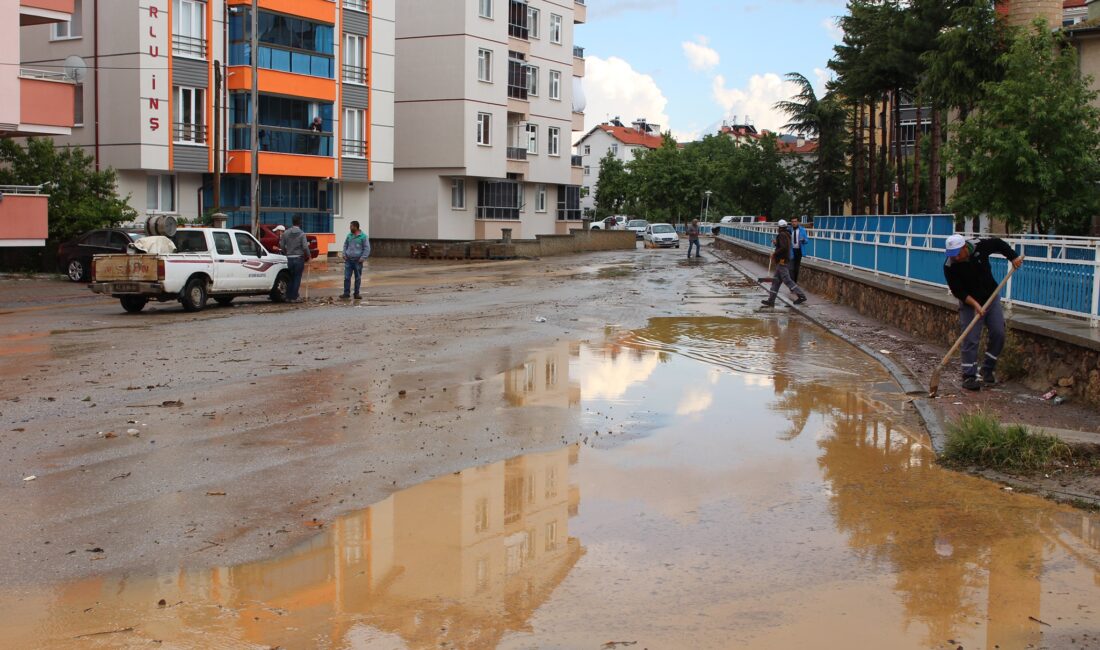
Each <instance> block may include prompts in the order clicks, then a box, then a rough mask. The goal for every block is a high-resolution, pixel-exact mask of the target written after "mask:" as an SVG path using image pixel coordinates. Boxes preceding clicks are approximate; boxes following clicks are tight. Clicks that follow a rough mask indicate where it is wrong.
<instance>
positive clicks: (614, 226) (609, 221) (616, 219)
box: [588, 215, 626, 230]
mask: <svg viewBox="0 0 1100 650" xmlns="http://www.w3.org/2000/svg"><path fill="white" fill-rule="evenodd" d="M624 223H626V217H623V216H618V215H612V216H610V217H608V218H606V219H604V220H602V221H593V222H592V223H591V224H589V225H588V227H589V229H591V230H622V229H623V224H624Z"/></svg>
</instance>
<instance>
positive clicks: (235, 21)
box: [229, 9, 336, 79]
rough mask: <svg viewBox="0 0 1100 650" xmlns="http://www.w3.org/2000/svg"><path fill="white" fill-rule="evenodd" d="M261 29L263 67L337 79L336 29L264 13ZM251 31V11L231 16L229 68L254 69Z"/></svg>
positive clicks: (260, 21) (260, 63) (260, 51)
mask: <svg viewBox="0 0 1100 650" xmlns="http://www.w3.org/2000/svg"><path fill="white" fill-rule="evenodd" d="M259 26H260V31H259V35H258V36H259V41H260V47H259V56H258V57H257V59H258V63H257V65H258V66H259V67H261V68H264V69H268V70H279V71H281V72H293V73H294V74H304V75H310V76H313V77H324V78H326V79H333V78H335V76H336V61H335V58H334V56H333V55H334V52H335V49H336V42H335V38H336V36H335V31H334V28H333V26H332V25H328V24H325V23H318V22H313V21H311V20H306V19H305V18H295V17H293V16H286V15H283V14H276V13H271V12H268V11H260V16H259ZM251 29H252V18H251V10H249V9H242V10H241V11H237V12H235V13H232V14H230V15H229V65H252V57H251V55H250V49H251V48H250V46H251V42H252V35H251Z"/></svg>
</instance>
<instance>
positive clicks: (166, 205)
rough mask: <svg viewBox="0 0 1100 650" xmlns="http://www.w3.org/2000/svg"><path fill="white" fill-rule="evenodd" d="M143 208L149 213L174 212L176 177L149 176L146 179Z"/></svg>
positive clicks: (165, 175)
mask: <svg viewBox="0 0 1100 650" xmlns="http://www.w3.org/2000/svg"><path fill="white" fill-rule="evenodd" d="M145 190H146V192H145V207H146V209H147V210H149V211H150V212H175V211H176V177H175V176H174V175H173V174H150V175H149V177H148V178H147V179H146V188H145Z"/></svg>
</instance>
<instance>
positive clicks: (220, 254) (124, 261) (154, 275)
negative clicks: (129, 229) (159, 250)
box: [88, 228, 290, 312]
mask: <svg viewBox="0 0 1100 650" xmlns="http://www.w3.org/2000/svg"><path fill="white" fill-rule="evenodd" d="M172 242H173V243H174V244H175V246H176V252H175V253H165V254H135V255H126V254H123V255H119V254H109V255H97V256H95V257H94V258H93V260H92V282H91V284H89V285H88V287H89V288H90V289H91V290H92V292H93V293H100V294H106V295H109V296H112V297H114V298H118V299H119V302H121V303H122V308H123V309H125V310H126V311H128V312H139V311H141V310H142V309H144V308H145V305H146V304H147V303H148V302H149V301H150V300H156V301H158V302H168V301H171V300H178V301H179V302H180V303H182V304H183V308H184V309H185V310H186V311H199V310H200V309H202V308H203V307H205V306H206V301H207V299H208V298H213V299H214V300H215V301H216V302H217V303H218V304H219V305H223V306H224V305H228V304H229V303H231V302H233V299H234V298H236V297H237V296H265V295H266V296H269V297H270V298H271V300H272V301H274V302H285V301H286V293H287V287H288V285H289V283H290V272H289V271H288V270H287V260H286V257H284V256H282V255H276V254H274V253H269V252H268V251H267V250H265V249H264V247H263V246H262V245H260V242H258V241H256V238H255V237H253V236H252V235H251V234H249V233H247V232H242V231H240V230H237V229H233V230H227V229H225V228H184V229H180V230H178V231H176V234H175V235H173V236H172Z"/></svg>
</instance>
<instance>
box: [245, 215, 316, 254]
mask: <svg viewBox="0 0 1100 650" xmlns="http://www.w3.org/2000/svg"><path fill="white" fill-rule="evenodd" d="M278 225H279V224H277V223H261V224H260V236H259V237H257V239H259V240H260V243H261V244H263V245H264V248H266V249H267V250H268V251H269V252H271V253H282V251H281V250H279V235H280V234H281V233H279V232H275V228H276V226H278ZM236 230H243V231H245V232H252V228H251V227H249V226H237V227H236ZM306 241H308V242H309V259H311V260H312V259H317V256H318V255H320V254H321V249H320V247H319V246H318V245H317V236H316V235H306Z"/></svg>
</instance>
